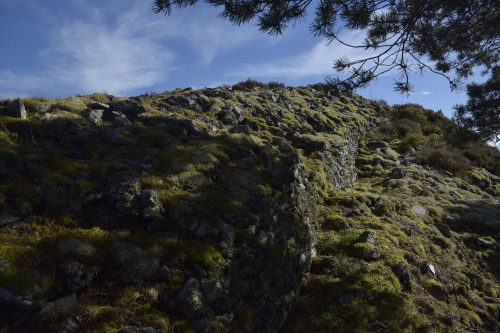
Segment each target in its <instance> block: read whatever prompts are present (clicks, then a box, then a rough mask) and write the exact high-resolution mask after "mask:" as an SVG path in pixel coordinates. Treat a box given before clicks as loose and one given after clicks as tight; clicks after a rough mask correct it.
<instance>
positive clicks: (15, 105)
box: [3, 98, 27, 119]
mask: <svg viewBox="0 0 500 333" xmlns="http://www.w3.org/2000/svg"><path fill="white" fill-rule="evenodd" d="M3 115H4V116H9V117H13V118H21V119H26V118H27V114H26V109H25V108H24V103H23V100H22V99H20V98H18V99H16V100H14V101H12V102H8V103H6V104H5V109H4V112H3Z"/></svg>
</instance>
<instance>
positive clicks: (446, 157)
mask: <svg viewBox="0 0 500 333" xmlns="http://www.w3.org/2000/svg"><path fill="white" fill-rule="evenodd" d="M424 153H425V155H426V157H427V163H428V164H429V165H432V166H435V167H438V168H441V169H443V170H446V171H449V172H451V173H453V174H455V175H463V174H464V173H465V172H466V171H468V170H470V168H471V167H472V163H471V161H470V160H469V159H468V158H467V157H465V156H464V154H463V153H462V151H460V150H459V149H456V148H452V147H446V146H445V147H441V148H431V149H428V150H427V151H425V152H424Z"/></svg>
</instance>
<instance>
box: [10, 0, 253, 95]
mask: <svg viewBox="0 0 500 333" xmlns="http://www.w3.org/2000/svg"><path fill="white" fill-rule="evenodd" d="M9 1H10V0H9ZM22 1H23V3H24V4H28V1H32V0H22ZM25 1H26V2H25ZM40 6H41V5H40ZM68 6H70V8H72V10H73V11H72V13H71V15H70V14H69V13H64V14H63V15H62V16H60V17H59V18H58V20H57V21H54V20H53V17H52V18H47V20H46V22H45V24H47V25H52V27H53V28H52V29H48V30H49V32H48V33H46V35H47V36H48V38H49V40H48V41H47V44H46V47H45V48H44V49H43V50H39V51H38V52H35V54H38V55H39V56H40V57H41V59H42V61H43V63H44V65H45V66H46V69H45V70H43V71H40V72H38V73H31V74H25V73H20V72H16V73H10V74H11V75H10V77H11V78H13V77H15V79H14V80H12V79H9V80H6V79H5V77H4V78H3V79H1V78H0V90H2V91H21V92H25V91H26V92H28V94H34V91H37V90H38V89H40V90H41V91H42V93H44V91H47V90H48V89H47V88H48V87H50V88H51V90H52V91H54V92H55V94H58V95H59V96H62V95H70V94H75V93H91V92H100V91H105V92H108V93H110V94H125V93H128V92H132V91H133V90H137V89H141V88H144V89H147V88H150V87H152V86H155V85H158V84H160V83H162V82H165V81H168V79H169V78H170V77H172V76H173V75H174V74H176V73H174V72H179V71H180V70H181V68H183V67H184V68H186V66H191V67H195V66H200V65H202V66H206V65H209V64H210V63H211V62H212V61H213V60H214V58H215V57H216V56H217V55H218V54H220V52H223V51H224V50H228V49H232V48H234V47H237V46H238V45H240V44H241V43H244V42H246V41H249V40H251V39H253V38H255V35H256V34H255V31H254V30H253V29H252V30H251V29H250V28H249V27H243V28H239V29H232V27H233V26H232V25H231V24H230V23H228V22H224V21H222V20H220V18H217V17H216V9H214V8H211V7H206V8H204V10H200V8H199V7H200V6H205V5H203V4H200V5H197V6H196V7H197V8H185V9H182V13H180V11H181V9H179V13H178V14H179V15H172V16H170V17H165V16H163V15H155V14H153V12H152V10H151V4H149V3H148V4H145V3H144V1H143V0H112V1H111V2H110V3H102V2H97V1H95V2H92V1H90V2H88V3H86V5H84V6H82V2H81V1H77V0H71V1H69V2H68ZM205 9H206V10H205ZM252 28H253V27H252ZM228 31H230V33H228ZM186 58H190V61H191V63H189V64H187V63H186ZM192 58H194V59H195V60H194V61H195V62H194V63H193V62H192ZM174 61H175V63H174Z"/></svg>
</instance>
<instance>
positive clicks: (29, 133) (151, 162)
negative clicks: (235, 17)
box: [0, 82, 500, 332]
mask: <svg viewBox="0 0 500 333" xmlns="http://www.w3.org/2000/svg"><path fill="white" fill-rule="evenodd" d="M247 83H248V82H247ZM250 83H251V82H250ZM257 86H258V85H257ZM234 88H235V89H232V90H231V89H228V88H217V89H203V90H191V89H185V90H180V89H178V90H176V91H173V92H165V93H163V94H153V95H144V96H139V97H134V98H117V97H114V96H108V95H103V94H94V95H90V96H75V97H71V98H68V99H62V100H47V99H25V100H24V101H23V102H24V103H23V104H24V107H25V109H26V111H27V112H26V113H23V112H22V109H23V105H21V104H22V103H19V102H7V101H6V102H4V103H3V106H2V104H1V103H0V114H2V115H3V116H0V138H1V142H0V175H2V178H1V181H0V210H1V213H0V216H1V217H0V238H1V243H0V309H1V311H0V313H1V314H0V327H3V328H4V329H5V331H8V332H16V331H19V332H22V331H44V332H45V331H54V332H87V331H92V332H113V331H120V332H145V331H144V328H146V327H150V329H149V330H146V331H147V332H161V331H162V330H163V331H181V332H187V331H191V330H194V331H199V332H224V331H231V332H233V331H242V332H244V331H252V332H276V331H278V330H279V329H280V328H281V330H282V331H283V332H293V331H296V332H305V331H315V332H316V331H324V332H328V331H346V332H353V331H398V330H401V331H446V330H450V331H452V330H466V329H476V330H480V329H484V330H486V331H495V330H496V329H498V319H497V318H498V311H499V299H498V293H500V287H499V284H498V269H499V266H498V264H499V255H498V246H497V242H498V236H499V232H498V231H499V228H500V226H499V224H500V223H499V221H500V204H499V199H498V194H499V185H498V179H497V178H495V176H494V175H492V174H489V173H488V172H487V171H485V170H484V169H482V168H474V167H473V165H472V162H470V164H467V163H469V162H467V163H465V162H464V163H458V164H457V163H451V162H453V161H462V160H461V158H463V159H464V160H463V161H471V160H474V156H475V157H476V160H475V161H474V163H476V165H477V166H484V167H488V168H489V170H491V171H494V172H496V169H495V168H496V167H497V166H496V164H495V163H496V161H497V159H496V158H497V157H498V155H495V153H494V152H489V151H488V154H492V155H491V157H489V158H482V159H479V158H477V157H478V156H477V155H478V154H477V152H478V150H477V149H470V147H469V150H468V151H467V149H466V147H465V146H464V145H462V146H461V147H462V148H461V150H460V151H458V150H456V149H455V148H453V149H449V151H452V152H454V153H455V155H453V156H455V157H452V158H451V159H450V158H448V159H445V160H443V159H440V158H439V156H443V153H442V151H440V150H439V149H440V148H442V147H441V146H443V145H444V144H447V143H449V142H450V140H451V138H453V137H456V136H453V135H450V128H451V127H450V126H448V125H447V124H446V123H445V122H444V121H443V120H442V119H441V118H439V117H438V116H434V115H433V113H430V112H428V111H426V110H420V109H418V108H417V109H415V110H414V109H412V108H411V107H406V108H405V107H400V108H389V107H388V106H386V105H384V104H383V103H377V102H373V101H368V100H365V99H364V98H361V97H359V96H341V95H338V94H333V93H332V92H331V91H329V90H328V88H327V87H325V86H323V85H314V86H308V87H298V88H295V87H289V88H284V87H281V86H280V85H276V84H273V85H267V86H266V85H260V88H258V87H255V85H253V86H252V85H250V86H246V85H245V84H240V85H239V86H235V87H234ZM12 116H15V117H12ZM433 117H434V118H433ZM23 118H26V119H23ZM410 121H411V122H413V123H411V122H410ZM445 125H446V126H448V127H446V126H445ZM445 127H446V128H445ZM443 128H444V129H443ZM393 129H397V131H396V132H393ZM417 129H419V131H420V132H419V131H417ZM452 130H455V131H456V129H455V128H452ZM454 149H455V150H456V151H455V150H454ZM481 149H482V148H481ZM485 151H486V150H485ZM474 153H476V155H474ZM444 155H446V154H444ZM479 155H481V156H486V154H479ZM457 156H459V157H457ZM481 156H479V157H481ZM432 164H434V165H435V166H439V167H440V168H436V167H433V166H432ZM454 175H460V177H461V178H460V177H454ZM358 178H359V179H358ZM283 325H284V326H283ZM141 329H142V330H141Z"/></svg>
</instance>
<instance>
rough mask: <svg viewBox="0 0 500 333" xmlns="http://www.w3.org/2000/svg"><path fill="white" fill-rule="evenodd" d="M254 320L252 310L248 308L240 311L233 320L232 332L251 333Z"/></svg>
mask: <svg viewBox="0 0 500 333" xmlns="http://www.w3.org/2000/svg"><path fill="white" fill-rule="evenodd" d="M252 318H253V312H252V310H250V309H248V308H246V309H243V310H240V311H238V312H237V313H236V314H235V316H234V319H233V322H232V327H231V331H232V332H241V333H244V332H250V331H251V330H250V329H251V323H252Z"/></svg>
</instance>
